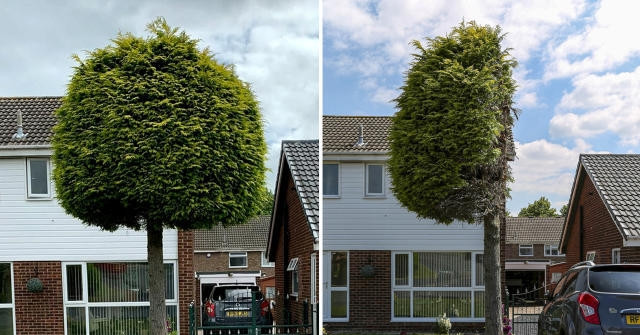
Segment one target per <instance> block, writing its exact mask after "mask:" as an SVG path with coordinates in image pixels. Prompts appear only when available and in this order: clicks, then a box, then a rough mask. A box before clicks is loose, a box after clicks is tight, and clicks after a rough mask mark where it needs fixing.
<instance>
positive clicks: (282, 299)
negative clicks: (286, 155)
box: [274, 170, 320, 324]
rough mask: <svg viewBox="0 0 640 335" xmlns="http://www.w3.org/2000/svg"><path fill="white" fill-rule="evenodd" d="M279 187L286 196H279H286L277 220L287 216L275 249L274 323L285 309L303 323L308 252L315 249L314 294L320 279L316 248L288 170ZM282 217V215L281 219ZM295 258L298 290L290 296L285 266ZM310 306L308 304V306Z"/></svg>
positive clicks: (307, 298)
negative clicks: (295, 294) (284, 188)
mask: <svg viewBox="0 0 640 335" xmlns="http://www.w3.org/2000/svg"><path fill="white" fill-rule="evenodd" d="M281 187H286V190H281V192H282V191H285V193H284V197H285V199H279V201H282V200H285V202H286V206H285V207H286V208H285V207H281V209H280V210H282V208H285V210H286V213H282V212H278V213H277V218H276V220H277V221H278V222H280V220H281V219H282V220H286V223H285V226H286V229H282V226H281V227H280V229H279V230H280V231H279V232H278V235H279V238H278V246H277V249H276V267H275V269H274V270H275V276H276V294H277V296H276V307H275V311H274V318H275V320H276V322H277V323H279V324H283V323H285V321H287V320H286V316H285V313H284V311H285V309H287V310H288V311H289V313H290V320H289V321H290V322H293V323H302V322H303V321H304V320H305V317H304V316H303V308H304V307H303V303H304V302H310V297H311V291H310V286H311V284H310V278H311V268H310V267H311V255H312V254H313V253H315V257H316V271H315V273H316V296H318V288H319V286H320V281H319V279H318V270H319V269H318V264H319V261H318V252H317V251H314V250H313V244H314V239H313V235H312V233H311V230H310V227H309V223H308V222H307V217H306V215H305V214H304V211H303V209H302V205H301V203H300V199H299V198H298V194H297V192H296V190H295V187H294V185H293V181H292V180H291V177H290V174H289V172H288V170H287V175H286V183H283V184H282V185H281ZM283 217H284V219H283ZM284 243H286V244H287V246H286V248H287V253H288V257H285V246H284ZM295 257H297V258H298V282H299V290H298V296H297V297H293V296H291V295H289V294H288V293H289V291H290V286H291V283H290V279H289V277H290V274H291V273H290V272H288V271H286V270H287V265H288V264H289V260H290V259H292V258H295ZM309 309H311V306H310V307H309ZM306 320H307V321H308V322H311V317H310V316H307V317H306Z"/></svg>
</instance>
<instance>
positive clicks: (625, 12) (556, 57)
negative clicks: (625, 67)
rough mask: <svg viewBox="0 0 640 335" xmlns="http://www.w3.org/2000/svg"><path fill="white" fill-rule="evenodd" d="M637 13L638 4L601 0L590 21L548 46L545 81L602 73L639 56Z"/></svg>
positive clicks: (639, 24) (639, 23)
mask: <svg viewBox="0 0 640 335" xmlns="http://www.w3.org/2000/svg"><path fill="white" fill-rule="evenodd" d="M638 10H640V3H638V2H635V1H618V0H602V1H601V2H600V6H599V7H598V8H597V10H596V12H595V15H594V16H593V22H589V24H587V25H585V27H584V29H583V30H582V31H580V32H578V33H576V34H573V35H570V36H569V37H567V38H566V39H565V40H564V41H562V42H561V43H560V44H557V45H551V46H550V47H549V53H550V63H549V64H548V65H547V66H546V70H545V75H544V78H545V79H546V80H548V79H553V78H562V77H569V76H572V75H575V74H580V73H592V72H599V71H605V70H609V69H612V68H613V67H615V66H618V65H621V64H623V63H624V62H626V61H627V60H629V59H630V58H632V57H635V56H638V55H640V44H639V43H635V41H636V40H637V35H638V34H637V32H638V31H639V30H640V21H639V20H638V18H637V13H638Z"/></svg>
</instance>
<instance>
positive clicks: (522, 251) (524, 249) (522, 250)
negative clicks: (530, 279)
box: [518, 244, 533, 256]
mask: <svg viewBox="0 0 640 335" xmlns="http://www.w3.org/2000/svg"><path fill="white" fill-rule="evenodd" d="M518 255H520V256H533V244H519V245H518Z"/></svg>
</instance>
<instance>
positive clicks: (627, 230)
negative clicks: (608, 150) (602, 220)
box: [580, 154, 640, 239]
mask: <svg viewBox="0 0 640 335" xmlns="http://www.w3.org/2000/svg"><path fill="white" fill-rule="evenodd" d="M580 164H582V166H583V167H584V169H585V171H586V172H587V174H588V175H589V177H590V178H591V180H592V181H593V184H594V185H595V187H596V190H597V191H598V194H599V195H600V198H601V199H602V201H603V202H604V204H605V206H606V207H607V209H608V210H609V213H610V214H611V217H612V218H613V221H614V222H615V223H616V225H617V226H618V228H619V229H620V231H621V232H622V234H623V236H624V237H625V239H627V238H640V155H637V154H628V155H617V154H582V155H580Z"/></svg>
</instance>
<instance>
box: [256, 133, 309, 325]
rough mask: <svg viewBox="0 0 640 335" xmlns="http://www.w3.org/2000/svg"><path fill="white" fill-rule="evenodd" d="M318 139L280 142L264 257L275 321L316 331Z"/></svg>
mask: <svg viewBox="0 0 640 335" xmlns="http://www.w3.org/2000/svg"><path fill="white" fill-rule="evenodd" d="M319 154H320V153H319V147H318V140H307V141H283V142H282V149H281V153H280V166H279V168H278V177H277V181H276V188H275V201H274V207H273V214H272V216H271V225H270V227H269V239H268V243H267V257H268V259H269V261H270V262H275V264H276V267H275V276H276V306H275V310H274V311H273V315H274V318H275V321H276V323H278V324H281V325H282V324H287V325H290V324H303V323H304V324H311V323H313V327H312V329H313V332H314V334H317V331H318V317H317V311H318V306H317V302H318V291H319V289H318V277H319V273H318V270H319V269H318V252H319V248H318V246H319V245H318V243H319V242H318V241H319V235H318V232H319V228H318V227H319V205H320V202H319V197H320V195H319V185H318V184H319V170H318V165H319Z"/></svg>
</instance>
